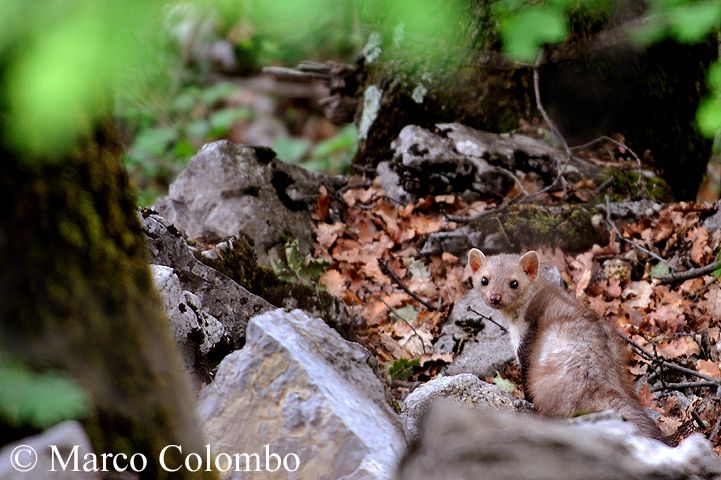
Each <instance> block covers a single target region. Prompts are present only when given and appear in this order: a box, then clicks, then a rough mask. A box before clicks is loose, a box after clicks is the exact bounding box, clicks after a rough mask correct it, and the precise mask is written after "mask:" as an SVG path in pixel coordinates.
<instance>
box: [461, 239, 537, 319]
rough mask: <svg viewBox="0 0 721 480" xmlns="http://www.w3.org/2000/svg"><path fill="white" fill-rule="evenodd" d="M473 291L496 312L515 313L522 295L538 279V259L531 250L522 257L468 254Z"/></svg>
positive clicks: (474, 249)
mask: <svg viewBox="0 0 721 480" xmlns="http://www.w3.org/2000/svg"><path fill="white" fill-rule="evenodd" d="M468 265H469V266H470V268H471V276H472V279H473V287H474V288H475V289H476V290H478V291H479V292H480V294H481V295H482V296H483V300H484V301H485V302H486V305H488V306H489V307H491V308H495V309H496V310H505V311H512V310H518V309H519V308H521V306H522V305H523V302H524V300H525V295H526V293H528V289H529V287H530V285H531V283H532V282H533V281H535V280H536V278H537V276H538V255H537V254H536V252H534V251H533V250H531V251H530V252H527V253H525V254H524V255H522V256H520V257H519V256H518V255H508V254H503V255H493V256H490V257H486V256H485V255H484V254H483V252H481V251H480V250H478V249H477V248H472V249H471V251H470V252H468Z"/></svg>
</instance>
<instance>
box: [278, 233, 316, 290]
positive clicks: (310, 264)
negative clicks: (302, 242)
mask: <svg viewBox="0 0 721 480" xmlns="http://www.w3.org/2000/svg"><path fill="white" fill-rule="evenodd" d="M284 253H285V259H284V260H285V261H284V262H277V261H271V267H273V272H274V273H275V274H276V276H277V277H278V278H279V279H281V280H283V281H285V282H289V283H301V284H304V285H309V286H315V285H318V279H319V278H320V276H321V275H322V274H323V272H325V270H326V268H328V265H329V264H330V262H329V261H328V260H326V259H323V258H313V257H312V256H310V255H305V256H303V254H302V253H301V252H300V249H299V248H298V240H292V241H291V240H289V241H287V242H285V246H284Z"/></svg>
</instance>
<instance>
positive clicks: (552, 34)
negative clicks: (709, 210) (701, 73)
mask: <svg viewBox="0 0 721 480" xmlns="http://www.w3.org/2000/svg"><path fill="white" fill-rule="evenodd" d="M614 4H615V2H614V1H613V0H594V1H590V2H579V1H576V0H547V1H538V0H498V1H496V2H494V3H493V4H492V6H491V9H492V12H493V15H494V16H495V18H496V19H497V20H498V22H499V24H500V34H501V39H502V40H503V48H504V50H505V51H506V53H507V54H508V55H509V56H510V57H512V58H514V59H516V60H520V61H523V62H533V61H534V60H535V59H536V58H538V52H539V51H540V49H541V47H542V46H543V45H544V44H553V43H558V42H561V41H563V40H564V39H565V37H566V35H567V33H568V18H569V17H570V15H571V14H572V13H573V12H574V11H578V10H579V9H583V10H584V11H585V12H590V13H591V14H593V12H594V11H596V12H602V11H607V10H608V9H610V8H612V7H613V6H614ZM719 25H721V1H719V0H703V1H695V0H650V1H649V2H648V8H647V9H646V11H645V12H644V14H643V16H642V18H641V19H640V21H639V22H636V25H635V26H634V27H633V30H632V31H631V38H632V39H633V41H635V42H636V43H637V44H638V45H640V46H648V45H651V44H653V43H656V42H660V41H662V40H664V39H666V38H668V37H670V38H673V39H674V40H675V41H677V42H680V43H699V42H702V41H705V39H707V38H708V36H709V35H710V34H712V33H713V32H718V30H719ZM708 84H709V90H710V93H709V95H708V97H707V98H706V99H705V100H704V101H703V102H702V103H701V105H700V106H699V108H698V111H697V115H696V120H697V124H698V127H699V130H700V131H701V133H702V134H703V135H705V136H707V137H709V138H713V137H715V136H716V135H717V134H718V132H719V131H721V62H717V63H716V64H714V66H713V67H712V68H711V69H710V70H709V75H708Z"/></svg>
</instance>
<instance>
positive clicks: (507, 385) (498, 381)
mask: <svg viewBox="0 0 721 480" xmlns="http://www.w3.org/2000/svg"><path fill="white" fill-rule="evenodd" d="M493 384H494V385H495V386H497V387H498V388H500V389H501V390H503V391H504V392H508V393H513V392H515V391H516V386H515V385H514V384H513V382H512V381H510V380H506V379H505V378H503V377H502V376H501V374H500V373H498V372H496V376H495V377H493Z"/></svg>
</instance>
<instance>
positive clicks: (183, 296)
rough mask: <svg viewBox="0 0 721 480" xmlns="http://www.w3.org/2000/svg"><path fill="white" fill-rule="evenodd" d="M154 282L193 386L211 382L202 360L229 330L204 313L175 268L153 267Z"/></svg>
mask: <svg viewBox="0 0 721 480" xmlns="http://www.w3.org/2000/svg"><path fill="white" fill-rule="evenodd" d="M150 270H151V273H152V275H153V283H154V284H155V288H156V289H157V290H158V293H160V297H161V299H162V300H163V307H164V308H165V312H166V314H167V315H168V318H169V319H170V325H171V328H172V331H173V337H174V338H175V342H176V344H177V345H178V350H179V351H180V355H181V357H182V359H183V365H184V367H185V370H186V371H187V372H188V374H189V375H190V377H191V380H192V382H193V385H194V386H195V387H196V388H198V387H200V385H202V384H203V383H205V382H207V381H208V376H207V373H203V367H202V357H201V358H199V357H198V355H199V354H200V355H201V356H204V355H207V354H208V353H210V351H211V350H213V348H216V347H217V346H218V345H219V343H220V342H221V340H223V338H224V337H227V336H228V335H227V333H226V330H225V327H224V326H223V324H222V323H220V321H218V319H217V318H215V317H214V316H212V315H211V314H209V313H207V312H205V311H204V310H203V304H202V302H201V301H200V299H199V298H198V296H197V295H195V294H193V293H191V292H188V291H184V290H183V289H182V287H181V286H180V280H179V279H178V276H177V275H176V274H175V273H174V271H173V269H172V268H171V267H166V266H164V265H151V266H150Z"/></svg>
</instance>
